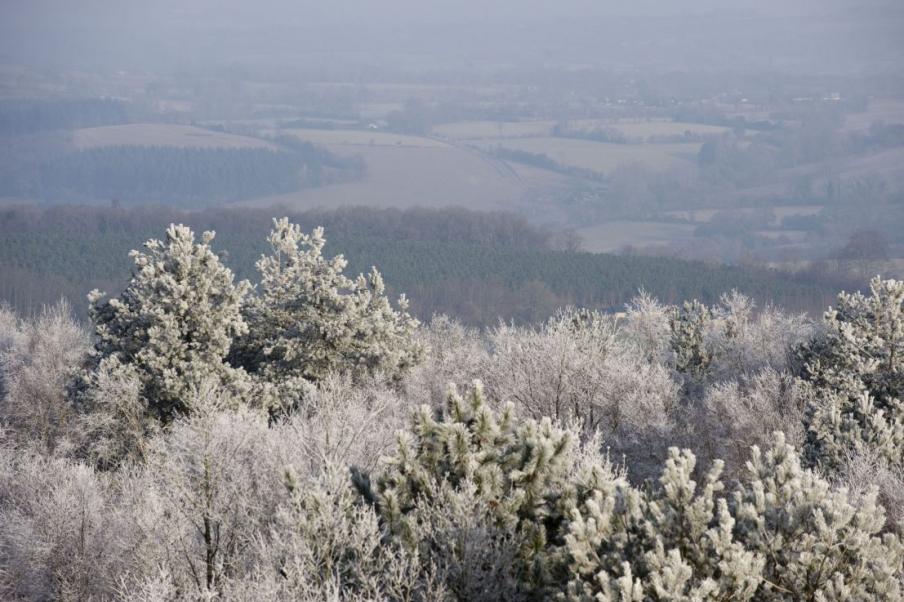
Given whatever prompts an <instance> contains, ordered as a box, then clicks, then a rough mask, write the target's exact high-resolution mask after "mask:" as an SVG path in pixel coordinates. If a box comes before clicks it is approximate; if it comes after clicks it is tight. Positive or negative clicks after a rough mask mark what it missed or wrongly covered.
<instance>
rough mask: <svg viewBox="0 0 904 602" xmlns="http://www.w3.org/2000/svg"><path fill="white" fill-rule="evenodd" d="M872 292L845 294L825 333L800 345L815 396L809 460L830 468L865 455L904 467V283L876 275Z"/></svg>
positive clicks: (809, 413) (809, 429) (808, 423)
mask: <svg viewBox="0 0 904 602" xmlns="http://www.w3.org/2000/svg"><path fill="white" fill-rule="evenodd" d="M870 291H871V294H870V295H869V296H866V295H863V294H860V293H854V294H848V293H841V294H840V295H838V305H837V307H835V308H833V309H830V310H829V311H828V312H827V313H826V315H825V326H826V328H825V331H824V333H823V334H822V335H821V336H817V337H814V338H813V339H811V340H810V341H808V342H807V343H805V344H804V345H802V346H801V347H800V349H799V350H798V355H799V358H800V362H801V365H802V367H801V369H800V375H801V377H802V378H803V379H804V380H805V381H806V382H807V383H808V384H809V386H810V387H811V389H812V398H813V399H812V403H811V404H810V407H809V409H808V411H807V416H806V427H807V440H806V446H805V452H806V458H807V461H808V462H809V463H810V464H813V465H817V466H820V467H822V468H825V469H836V468H838V467H840V466H842V465H843V464H844V463H845V461H846V460H847V459H848V458H849V457H850V456H852V455H862V454H866V455H873V456H876V457H878V458H881V459H883V460H884V461H885V462H887V463H888V464H889V466H891V467H895V468H898V469H900V468H904V401H902V399H904V305H902V304H904V282H901V281H896V280H884V281H883V280H881V279H879V278H876V279H874V280H873V281H872V282H871V283H870Z"/></svg>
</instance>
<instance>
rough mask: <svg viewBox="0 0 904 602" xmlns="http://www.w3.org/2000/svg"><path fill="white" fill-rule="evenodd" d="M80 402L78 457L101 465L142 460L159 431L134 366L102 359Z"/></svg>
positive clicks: (116, 464) (158, 424)
mask: <svg viewBox="0 0 904 602" xmlns="http://www.w3.org/2000/svg"><path fill="white" fill-rule="evenodd" d="M80 403H81V408H80V410H81V411H80V412H79V414H78V421H79V427H80V441H79V449H78V452H79V455H80V456H81V457H84V458H86V459H89V460H90V461H91V462H92V463H94V464H95V465H96V466H98V467H101V468H115V467H116V466H119V465H120V464H122V463H124V462H142V461H144V459H145V458H146V457H147V452H148V441H149V439H150V438H151V437H153V436H154V435H156V434H157V433H159V431H160V423H159V422H158V421H157V420H156V419H155V417H154V416H153V414H151V413H150V412H148V408H147V405H146V402H145V400H144V398H143V397H142V387H141V379H140V378H139V376H138V371H137V370H136V368H135V366H132V365H122V364H120V363H119V362H118V361H117V360H116V359H115V358H110V359H109V360H107V361H105V362H103V363H102V364H101V365H100V366H99V367H98V368H97V370H96V371H95V372H94V374H92V375H91V386H90V387H89V388H87V390H85V391H84V392H83V394H82V395H81V398H80Z"/></svg>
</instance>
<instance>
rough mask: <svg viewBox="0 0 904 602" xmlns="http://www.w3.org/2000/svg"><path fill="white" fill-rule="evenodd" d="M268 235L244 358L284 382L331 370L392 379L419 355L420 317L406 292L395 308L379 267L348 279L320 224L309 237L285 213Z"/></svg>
mask: <svg viewBox="0 0 904 602" xmlns="http://www.w3.org/2000/svg"><path fill="white" fill-rule="evenodd" d="M267 240H268V242H269V243H270V247H271V249H272V254H270V255H267V256H263V257H261V259H260V260H259V261H258V262H257V268H258V271H259V272H260V275H261V281H260V286H259V291H258V292H259V295H258V296H257V297H253V298H251V299H249V301H248V304H247V306H246V308H245V315H246V318H247V321H248V323H249V325H250V327H251V328H250V330H249V331H248V333H247V336H245V337H243V338H242V340H241V342H240V345H239V348H238V349H237V351H236V354H235V360H236V361H237V362H238V363H239V364H241V365H243V366H245V367H246V368H247V369H248V370H249V371H251V372H253V373H256V374H258V375H260V376H261V377H262V378H263V379H264V380H266V381H268V382H270V383H275V384H277V385H279V384H280V383H282V384H285V383H287V382H291V381H298V380H299V379H304V380H306V381H318V380H320V379H322V378H323V377H324V376H325V375H326V374H328V373H329V372H332V371H340V372H349V373H351V374H353V375H361V374H365V373H366V374H372V373H383V374H385V375H387V376H389V377H395V376H398V375H399V374H400V373H401V372H403V371H404V370H405V369H407V368H408V367H409V366H410V365H411V364H412V363H414V362H415V361H416V360H417V359H418V357H419V354H420V351H419V347H418V346H417V345H416V344H415V343H413V338H412V337H413V332H414V329H415V328H416V327H417V321H416V320H415V319H413V318H412V317H411V316H410V315H409V314H408V313H407V307H408V304H407V301H406V299H405V298H404V296H402V298H400V299H399V310H398V311H396V310H394V309H393V308H392V307H391V306H390V304H389V301H388V300H387V299H386V296H385V287H384V284H383V279H382V277H381V276H380V274H379V272H377V271H376V269H374V270H373V271H372V272H371V274H370V276H369V277H367V278H365V277H364V276H359V277H358V279H357V280H355V281H353V280H351V279H349V278H347V277H346V276H345V275H343V273H342V271H343V269H345V266H346V263H347V262H346V261H345V259H344V258H343V257H342V256H341V255H340V256H337V257H333V258H332V259H327V258H326V257H324V256H323V247H324V245H325V244H326V240H325V239H324V236H323V229H322V228H317V229H315V230H314V231H313V232H312V233H311V234H310V235H307V234H304V233H302V232H301V228H300V227H299V226H297V225H295V224H291V223H289V220H288V218H283V219H278V220H274V227H273V231H272V232H271V233H270V236H269V237H268V238H267Z"/></svg>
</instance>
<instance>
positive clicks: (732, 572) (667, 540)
mask: <svg viewBox="0 0 904 602" xmlns="http://www.w3.org/2000/svg"><path fill="white" fill-rule="evenodd" d="M695 463H696V460H695V458H694V455H693V454H692V453H690V452H689V451H679V450H678V449H676V448H672V449H670V450H669V458H668V460H667V461H666V464H665V469H664V470H663V472H662V476H661V477H660V479H659V484H658V487H653V486H650V487H648V488H647V489H636V488H634V487H632V486H631V485H630V484H629V483H628V482H627V481H626V480H625V479H624V478H619V479H614V480H609V481H603V482H601V483H599V484H598V485H597V486H596V487H595V488H594V489H593V490H592V491H590V492H589V494H588V495H587V496H586V497H587V499H586V501H585V502H584V503H583V505H582V506H580V507H579V508H576V509H574V510H573V511H572V520H571V522H570V524H569V534H568V535H567V536H566V541H567V550H568V555H569V558H570V565H569V569H570V572H571V578H570V580H569V582H568V584H567V588H566V593H565V595H564V597H565V598H566V599H569V600H581V601H583V600H587V601H590V600H599V601H611V602H616V601H618V602H621V601H635V600H637V601H646V600H686V601H688V602H690V601H692V600H728V599H731V600H750V599H751V598H752V597H753V595H754V592H756V590H757V587H758V586H759V584H760V582H761V577H760V571H761V570H762V567H763V564H764V559H763V557H762V556H761V555H759V554H757V553H755V552H751V551H748V550H746V549H745V548H744V546H743V545H741V544H740V543H739V542H737V541H736V540H735V537H734V534H733V527H734V519H733V518H732V516H731V513H730V511H729V508H728V505H727V503H726V501H725V499H723V498H718V497H716V496H717V494H719V493H720V492H721V491H722V490H723V488H724V486H723V485H722V482H721V481H720V480H719V474H720V472H721V469H722V465H721V463H720V462H716V463H715V464H714V466H713V468H712V469H711V470H710V471H709V473H708V474H707V475H705V477H704V479H703V483H702V487H698V484H697V483H696V482H695V481H694V480H693V479H692V478H691V477H692V474H693V471H694V466H695Z"/></svg>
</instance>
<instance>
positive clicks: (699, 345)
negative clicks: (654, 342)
mask: <svg viewBox="0 0 904 602" xmlns="http://www.w3.org/2000/svg"><path fill="white" fill-rule="evenodd" d="M710 320H712V311H711V310H710V308H708V307H706V306H705V305H703V304H702V303H700V302H699V301H697V300H694V301H687V302H685V303H684V305H682V306H680V307H676V308H674V309H673V310H672V315H671V316H670V317H669V327H670V328H671V330H672V337H671V341H670V343H671V347H672V352H673V353H674V356H675V369H676V370H677V371H678V372H679V373H680V374H682V375H684V376H685V377H686V378H687V379H689V381H691V382H696V381H699V380H701V379H702V378H703V377H704V376H705V375H706V371H707V370H708V369H709V364H710V363H711V362H712V352H711V351H710V350H709V349H707V346H706V340H705V337H706V329H707V326H708V325H709V322H710Z"/></svg>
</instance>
